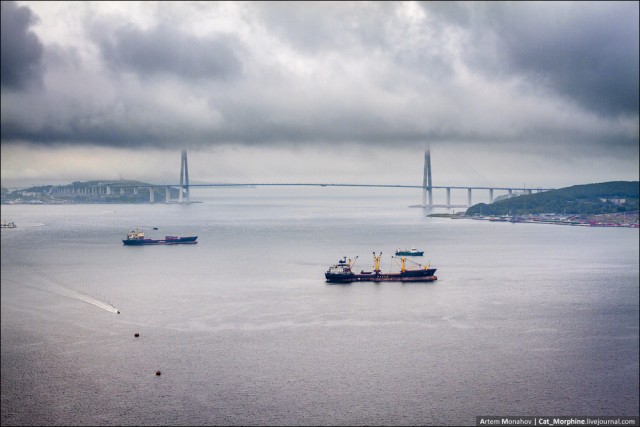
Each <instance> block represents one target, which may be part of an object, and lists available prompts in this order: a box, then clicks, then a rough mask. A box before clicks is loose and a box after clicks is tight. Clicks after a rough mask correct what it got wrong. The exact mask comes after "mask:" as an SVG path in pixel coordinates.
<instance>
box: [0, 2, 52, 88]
mask: <svg viewBox="0 0 640 427" xmlns="http://www.w3.org/2000/svg"><path fill="white" fill-rule="evenodd" d="M1 7H2V13H1V15H0V16H1V20H2V22H1V25H0V31H1V34H2V46H1V47H2V49H1V52H2V53H1V55H2V60H1V63H2V65H1V67H2V69H1V73H0V76H1V77H0V81H1V84H2V87H4V88H11V89H23V88H25V87H27V86H28V85H29V83H32V82H34V83H39V82H40V81H41V73H42V62H41V60H42V51H43V48H42V43H40V40H39V39H38V37H37V36H36V35H35V34H34V33H33V32H32V31H30V30H29V27H30V26H31V25H32V24H33V23H34V22H35V21H36V17H35V16H34V15H33V13H32V12H31V10H30V9H28V8H27V7H20V6H17V5H16V4H15V3H14V2H12V1H3V2H2V5H1Z"/></svg>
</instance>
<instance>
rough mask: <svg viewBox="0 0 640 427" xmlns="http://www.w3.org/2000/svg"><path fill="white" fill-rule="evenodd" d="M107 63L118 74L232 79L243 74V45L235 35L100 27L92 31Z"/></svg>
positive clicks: (131, 27) (163, 28) (129, 27)
mask: <svg viewBox="0 0 640 427" xmlns="http://www.w3.org/2000/svg"><path fill="white" fill-rule="evenodd" d="M91 34H92V37H93V38H94V40H95V41H96V43H97V44H98V46H99V47H100V50H101V52H102V55H103V57H104V59H105V61H106V62H107V63H108V64H109V66H110V67H112V68H114V69H115V70H116V71H121V70H132V71H134V72H136V73H137V74H139V75H141V76H148V75H155V74H171V75H176V76H179V77H182V78H186V79H190V78H196V79H209V78H210V79H232V78H237V77H240V76H241V75H242V63H241V61H240V59H239V57H238V55H237V54H236V50H239V49H241V48H242V47H241V44H240V42H239V41H238V40H237V39H234V38H232V37H231V36H217V37H195V36H191V35H188V34H185V33H183V32H180V31H179V30H177V29H175V28H174V27H171V26H169V25H167V24H164V25H158V26H156V27H153V28H151V29H149V30H142V29H139V28H136V27H134V26H133V25H123V26H120V27H118V28H115V29H113V28H111V24H106V23H103V24H98V25H96V26H95V27H93V28H92V30H91Z"/></svg>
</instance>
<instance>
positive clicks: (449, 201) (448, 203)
mask: <svg viewBox="0 0 640 427" xmlns="http://www.w3.org/2000/svg"><path fill="white" fill-rule="evenodd" d="M447 206H451V187H447Z"/></svg>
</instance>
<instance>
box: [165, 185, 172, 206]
mask: <svg viewBox="0 0 640 427" xmlns="http://www.w3.org/2000/svg"><path fill="white" fill-rule="evenodd" d="M164 201H165V203H169V202H170V201H171V192H170V191H169V187H165V189H164Z"/></svg>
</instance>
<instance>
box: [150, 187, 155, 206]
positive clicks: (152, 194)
mask: <svg viewBox="0 0 640 427" xmlns="http://www.w3.org/2000/svg"><path fill="white" fill-rule="evenodd" d="M149 203H155V202H154V192H153V187H149Z"/></svg>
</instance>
